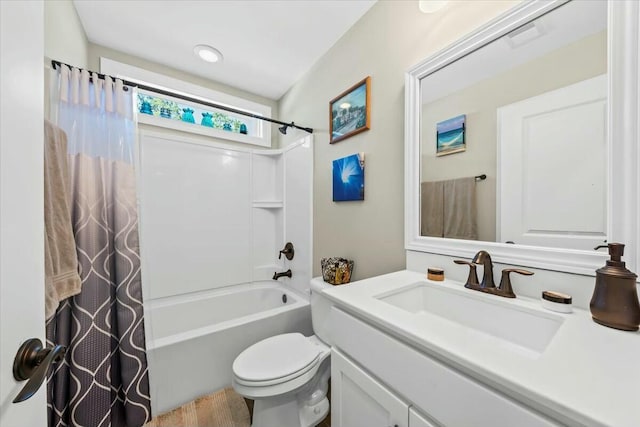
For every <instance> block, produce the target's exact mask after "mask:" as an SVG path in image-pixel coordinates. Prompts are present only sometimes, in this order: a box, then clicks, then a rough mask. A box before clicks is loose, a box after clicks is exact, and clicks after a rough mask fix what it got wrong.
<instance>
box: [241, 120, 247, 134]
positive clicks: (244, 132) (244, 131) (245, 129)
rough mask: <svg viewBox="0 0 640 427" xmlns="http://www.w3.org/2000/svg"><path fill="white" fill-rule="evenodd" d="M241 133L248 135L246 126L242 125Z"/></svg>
mask: <svg viewBox="0 0 640 427" xmlns="http://www.w3.org/2000/svg"><path fill="white" fill-rule="evenodd" d="M240 133H241V134H243V135H246V134H247V125H245V124H244V123H242V124H241V125H240Z"/></svg>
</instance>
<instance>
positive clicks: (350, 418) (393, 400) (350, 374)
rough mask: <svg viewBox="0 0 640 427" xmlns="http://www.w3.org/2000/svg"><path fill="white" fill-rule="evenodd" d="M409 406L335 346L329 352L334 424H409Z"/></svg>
mask: <svg viewBox="0 0 640 427" xmlns="http://www.w3.org/2000/svg"><path fill="white" fill-rule="evenodd" d="M408 418H409V405H407V404H406V403H405V402H403V401H402V400H400V399H398V398H397V397H396V396H395V395H394V394H393V393H391V392H390V391H389V390H388V389H387V388H386V387H384V386H383V385H382V384H380V383H378V382H377V381H376V380H375V379H373V378H372V377H371V376H370V375H369V374H368V373H366V372H365V371H363V370H362V369H361V368H359V367H358V366H356V365H355V364H354V363H353V362H351V361H350V360H349V359H347V358H346V357H345V356H343V355H342V354H341V353H340V352H338V351H336V350H335V349H334V350H332V351H331V425H332V426H333V427H362V426H367V427H408V422H409V420H408Z"/></svg>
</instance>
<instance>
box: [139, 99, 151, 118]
mask: <svg viewBox="0 0 640 427" xmlns="http://www.w3.org/2000/svg"><path fill="white" fill-rule="evenodd" d="M140 112H141V113H143V114H151V115H153V110H151V103H150V102H149V101H142V105H140Z"/></svg>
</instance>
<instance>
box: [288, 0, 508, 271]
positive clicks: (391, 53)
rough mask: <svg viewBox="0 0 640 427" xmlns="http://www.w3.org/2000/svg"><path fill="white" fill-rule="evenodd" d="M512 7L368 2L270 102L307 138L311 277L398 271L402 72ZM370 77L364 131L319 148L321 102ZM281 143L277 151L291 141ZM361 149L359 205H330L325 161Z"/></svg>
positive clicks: (324, 111)
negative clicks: (337, 261)
mask: <svg viewBox="0 0 640 427" xmlns="http://www.w3.org/2000/svg"><path fill="white" fill-rule="evenodd" d="M516 3H517V2H514V1H482V2H450V3H449V4H448V5H447V6H446V7H445V8H444V9H442V10H441V11H439V12H438V13H435V14H431V15H428V14H423V13H421V12H420V11H419V10H418V2H417V1H379V2H378V3H376V4H375V5H374V6H373V7H372V8H371V9H370V10H369V11H368V12H367V13H366V14H365V15H364V16H363V17H362V18H361V19H360V20H359V21H358V22H357V23H356V24H355V25H354V26H353V27H352V28H351V29H350V30H349V31H348V32H347V33H346V34H345V35H344V36H343V37H342V38H341V39H340V40H339V41H338V42H337V43H336V44H335V45H334V46H333V47H332V48H331V49H330V50H329V51H328V52H327V53H326V54H325V55H324V56H323V57H322V58H320V59H319V60H318V62H316V64H315V65H314V66H313V68H312V69H311V70H310V71H309V72H308V73H306V74H305V76H304V77H303V78H302V79H300V81H298V83H296V84H295V85H294V86H293V87H292V88H291V89H290V90H289V91H288V92H287V93H286V94H285V95H284V97H283V98H282V99H281V100H280V117H284V118H286V119H287V120H295V121H296V123H300V124H302V125H304V126H310V127H313V128H314V129H315V132H314V144H315V147H314V156H315V158H314V163H315V165H314V188H313V190H314V210H313V221H314V230H313V239H314V262H313V263H314V270H313V273H314V275H319V274H320V258H322V257H328V256H343V257H346V258H350V259H353V260H355V271H354V276H353V279H354V280H358V279H363V278H367V277H371V276H375V275H379V274H384V273H388V272H391V271H395V270H399V269H403V268H404V267H405V250H404V215H403V214H404V73H405V71H406V70H407V69H408V68H410V67H411V66H413V65H414V64H416V63H417V62H418V61H420V60H422V59H424V58H426V57H427V56H429V55H431V54H433V53H435V52H437V51H438V50H440V49H442V48H443V47H445V46H447V45H449V44H451V43H453V42H454V41H455V40H457V39H458V38H460V37H461V36H463V35H465V34H466V33H468V32H470V31H472V30H474V29H475V28H477V27H479V26H480V25H482V24H483V23H485V22H486V21H488V20H490V19H492V18H493V17H495V16H496V15H498V14H500V13H502V12H504V11H505V10H507V9H508V8H509V7H511V6H513V5H514V4H516ZM365 76H371V85H372V87H371V99H372V104H371V130H369V131H365V132H362V133H360V134H358V135H356V136H353V137H351V138H348V139H345V140H343V141H341V142H338V143H336V144H333V145H330V144H329V119H328V118H329V111H328V109H329V101H330V100H331V99H332V98H333V97H335V96H337V95H338V94H340V93H341V92H342V91H344V90H345V89H347V88H349V87H351V85H353V84H355V83H356V82H358V81H360V80H362V79H363V78H364V77H365ZM289 133H290V135H287V136H286V137H281V140H280V141H281V142H280V143H281V145H287V144H288V143H290V142H291V141H293V140H294V139H296V138H297V137H299V134H297V133H294V132H289ZM360 151H363V152H365V161H366V164H365V200H364V201H363V202H340V203H334V202H333V201H332V185H331V178H332V177H331V165H332V164H331V162H332V160H335V159H337V158H340V157H344V156H347V155H350V154H353V153H357V152H360Z"/></svg>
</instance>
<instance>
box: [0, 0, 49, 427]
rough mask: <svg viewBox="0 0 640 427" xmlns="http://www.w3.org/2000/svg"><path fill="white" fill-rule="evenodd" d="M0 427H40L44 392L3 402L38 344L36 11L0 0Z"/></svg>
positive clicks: (40, 133) (40, 88) (39, 43)
mask: <svg viewBox="0 0 640 427" xmlns="http://www.w3.org/2000/svg"><path fill="white" fill-rule="evenodd" d="M0 58H1V59H0V93H1V94H2V96H0V337H1V340H0V426H1V427H15V426H24V427H32V426H33V427H41V426H46V425H47V421H46V400H45V392H44V388H45V387H40V390H39V391H38V392H37V393H36V394H35V395H34V396H33V397H32V398H31V399H29V400H26V401H24V402H22V403H16V404H13V403H11V402H12V400H13V399H14V397H15V396H16V395H17V394H18V392H19V391H20V390H21V389H22V387H23V386H24V385H25V383H24V382H20V383H18V382H16V381H15V380H14V379H13V373H12V366H13V359H14V357H15V355H16V351H17V350H18V347H19V346H20V344H21V343H22V342H23V341H25V340H27V339H28V338H33V337H35V338H39V339H40V340H42V341H44V322H45V319H44V291H43V283H44V262H43V260H44V248H43V246H44V219H43V212H42V211H43V206H44V202H43V200H44V196H43V166H42V164H43V151H42V150H43V148H42V147H43V138H44V130H43V117H44V115H43V111H44V110H43V107H44V101H43V100H44V68H43V58H44V6H43V3H42V2H41V1H27V2H17V1H15V2H14V1H0Z"/></svg>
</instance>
